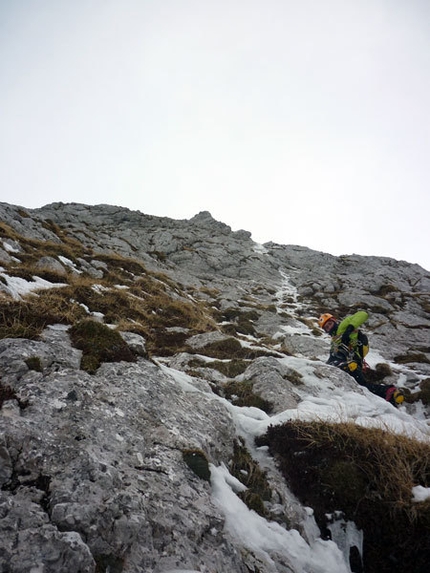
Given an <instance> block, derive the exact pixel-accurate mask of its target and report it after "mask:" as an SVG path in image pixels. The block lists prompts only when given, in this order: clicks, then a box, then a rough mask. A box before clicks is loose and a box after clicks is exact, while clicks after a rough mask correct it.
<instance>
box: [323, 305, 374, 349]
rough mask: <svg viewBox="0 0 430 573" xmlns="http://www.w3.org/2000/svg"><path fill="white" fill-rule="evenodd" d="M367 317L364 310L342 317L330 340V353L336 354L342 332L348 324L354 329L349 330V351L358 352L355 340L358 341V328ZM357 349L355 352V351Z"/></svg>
mask: <svg viewBox="0 0 430 573" xmlns="http://www.w3.org/2000/svg"><path fill="white" fill-rule="evenodd" d="M368 318H369V315H368V314H367V312H366V311H364V310H359V311H358V312H356V313H355V314H351V315H349V316H347V317H346V318H344V319H343V320H342V322H341V323H340V324H339V326H338V327H337V329H336V332H335V333H334V334H333V337H332V341H331V348H330V355H331V356H335V355H337V354H338V352H339V350H340V349H341V348H340V347H341V345H342V334H343V333H344V332H345V330H346V329H347V328H348V326H353V327H354V330H353V331H352V332H351V334H350V336H349V351H350V353H351V354H356V353H358V350H357V346H358V344H357V342H358V340H357V339H358V328H359V327H360V326H361V325H362V324H363V323H364V322H366V320H367V319H368ZM356 351H357V352H356Z"/></svg>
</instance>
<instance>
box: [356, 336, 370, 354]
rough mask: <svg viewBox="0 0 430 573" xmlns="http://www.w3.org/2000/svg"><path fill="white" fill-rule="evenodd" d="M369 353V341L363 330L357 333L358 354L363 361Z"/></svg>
mask: <svg viewBox="0 0 430 573" xmlns="http://www.w3.org/2000/svg"><path fill="white" fill-rule="evenodd" d="M368 352H369V339H368V338H367V336H366V335H365V334H364V332H362V331H361V330H359V331H358V333H357V354H358V355H359V356H361V358H362V359H363V358H364V357H365V356H366V355H367V353H368Z"/></svg>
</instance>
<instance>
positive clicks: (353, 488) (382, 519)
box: [257, 421, 430, 573]
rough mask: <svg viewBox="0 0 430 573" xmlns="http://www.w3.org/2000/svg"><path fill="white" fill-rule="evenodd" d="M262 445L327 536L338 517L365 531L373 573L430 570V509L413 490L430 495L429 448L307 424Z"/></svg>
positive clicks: (279, 430)
mask: <svg viewBox="0 0 430 573" xmlns="http://www.w3.org/2000/svg"><path fill="white" fill-rule="evenodd" d="M257 443H258V445H263V444H266V445H268V446H269V450H270V452H271V453H272V454H273V455H274V456H276V458H277V460H278V463H279V466H280V469H281V471H282V473H283V474H284V476H285V478H286V479H287V481H288V482H289V484H290V486H291V488H292V490H293V492H294V493H295V494H296V495H297V496H298V498H299V499H300V500H301V501H302V502H303V503H305V504H306V505H310V506H311V507H313V508H314V510H315V516H316V519H317V521H318V523H319V525H320V527H321V528H322V529H323V530H324V529H325V527H326V523H327V517H326V516H327V514H330V513H333V512H334V511H342V512H344V514H345V516H346V518H347V519H350V520H352V521H354V522H355V523H356V524H357V526H358V527H359V528H361V529H363V531H364V544H365V546H364V553H365V556H364V561H365V570H366V571H367V572H369V573H376V572H377V573H385V572H387V573H388V572H391V571H392V570H393V569H392V568H390V567H391V566H392V563H393V562H395V563H397V565H396V570H398V571H406V570H408V571H412V570H414V571H421V570H422V571H424V570H425V569H420V568H419V567H421V564H422V566H423V567H424V563H428V559H429V558H430V503H414V502H413V501H412V491H411V490H412V487H413V486H416V485H422V486H424V487H430V445H429V444H427V443H422V442H419V441H416V440H413V439H411V438H408V437H405V436H400V435H396V434H392V433H390V432H388V431H384V430H381V429H377V428H363V427H360V426H357V425H355V424H353V423H341V424H329V423H326V422H301V421H294V422H288V423H286V424H283V425H281V426H276V427H273V426H271V427H270V428H269V429H268V431H267V433H266V434H265V435H264V436H262V437H261V438H259V439H258V440H257ZM414 564H415V565H414ZM417 564H418V565H417ZM414 566H416V568H414ZM425 566H427V565H425Z"/></svg>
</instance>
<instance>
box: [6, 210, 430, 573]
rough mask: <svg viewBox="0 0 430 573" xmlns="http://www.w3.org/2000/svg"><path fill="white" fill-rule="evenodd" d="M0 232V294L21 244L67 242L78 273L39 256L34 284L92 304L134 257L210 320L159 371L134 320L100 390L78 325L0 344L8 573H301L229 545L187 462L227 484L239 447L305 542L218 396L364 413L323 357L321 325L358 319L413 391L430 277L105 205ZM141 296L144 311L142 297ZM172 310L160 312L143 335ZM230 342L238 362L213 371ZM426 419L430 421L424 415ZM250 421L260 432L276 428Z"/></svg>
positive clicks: (424, 346) (297, 515)
mask: <svg viewBox="0 0 430 573" xmlns="http://www.w3.org/2000/svg"><path fill="white" fill-rule="evenodd" d="M0 220H1V221H2V222H4V223H6V224H7V225H8V226H9V227H10V228H11V229H12V231H11V232H10V233H9V236H4V237H2V238H1V240H2V241H3V242H1V241H0V261H1V263H2V269H3V270H0V281H1V278H2V276H4V280H7V278H10V276H9V274H8V272H9V271H8V268H9V267H8V265H12V263H13V264H14V265H15V264H19V256H20V252H22V250H23V243H24V240H23V239H22V238H20V237H24V238H28V239H37V240H39V241H42V242H43V241H49V242H50V244H52V243H54V244H62V241H64V240H65V239H64V237H67V240H69V243H68V244H69V246H70V245H72V246H73V241H78V242H79V243H80V244H82V245H83V246H84V247H85V249H87V251H85V252H84V253H83V251H84V249H82V250H81V251H80V252H79V254H78V255H77V256H76V257H75V258H74V260H73V261H72V266H73V268H72V267H68V266H67V263H66V262H64V258H63V259H60V258H57V257H56V256H54V255H52V254H50V255H49V260H48V259H47V258H46V256H45V254H44V253H40V258H39V265H40V266H41V267H43V268H44V269H46V268H50V269H52V270H54V271H56V272H60V273H61V272H64V273H66V274H67V276H69V275H70V274H72V275H73V277H74V279H77V278H79V277H80V276H81V275H82V277H83V278H84V281H83V284H84V286H83V289H87V290H89V292H90V294H92V292H94V290H93V291H91V288H90V287H89V286H88V285H87V284H85V280H87V279H89V278H92V279H95V281H97V282H98V281H100V282H102V281H103V280H104V278H105V277H106V276H108V275H109V272H110V270H111V268H110V265H111V263H110V262H106V261H109V259H108V258H107V257H106V258H103V256H102V255H114V256H118V257H130V258H132V259H134V260H136V261H139V262H140V263H142V264H143V265H145V268H146V269H148V271H151V272H154V273H156V274H157V276H160V277H161V276H162V277H168V279H169V280H171V281H172V282H174V286H170V287H169V288H170V291H169V292H171V296H172V299H173V300H175V301H178V300H181V301H184V300H185V301H186V302H187V303H189V304H194V305H196V306H197V305H199V304H201V303H202V301H203V302H204V304H205V305H206V306H207V308H210V309H211V311H212V312H213V316H215V317H216V320H215V319H213V320H214V324H213V325H212V327H210V328H207V329H206V330H204V331H197V332H195V331H191V330H190V328H189V326H188V325H185V324H184V325H182V324H179V325H178V324H175V325H174V326H169V325H167V326H166V328H164V329H163V331H162V334H163V336H166V337H169V336H174V335H178V336H179V335H180V336H181V337H182V338H181V340H182V339H183V342H181V344H179V345H178V347H177V350H176V351H174V352H171V353H164V354H163V355H157V354H154V351H153V352H152V355H151V356H150V357H149V354H148V353H149V351H148V348H149V347H150V346H149V342H148V341H147V340H145V336H146V334H145V336H143V335H142V329H138V328H137V326H141V327H142V326H143V327H144V328H146V329H147V332H148V333H149V334H150V333H151V332H152V329H153V328H154V324H153V322H151V321H149V319H148V324H143V325H142V324H138V322H137V321H134V322H133V320H132V319H133V317H127V318H129V319H130V320H129V321H128V322H127V325H126V326H127V328H126V329H125V330H126V331H125V332H122V333H121V335H122V337H123V339H124V340H125V341H126V342H127V344H128V346H129V348H131V349H132V351H133V353H134V355H135V356H136V357H137V361H136V362H134V363H129V362H114V363H103V364H102V365H101V366H100V368H98V369H97V371H96V373H95V374H93V375H90V374H88V373H87V372H85V371H83V370H81V369H80V365H81V361H82V357H83V351H82V350H78V349H77V348H75V347H74V346H73V345H72V344H71V340H70V337H69V332H68V326H67V325H59V324H49V325H48V326H47V327H46V328H45V329H44V330H43V333H42V335H41V336H40V337H38V339H37V340H29V339H26V338H22V337H21V338H9V337H4V338H3V339H0V388H2V389H4V391H5V392H6V391H7V394H5V395H6V397H7V399H5V400H4V401H3V402H2V403H1V404H0V405H1V409H0V486H1V488H0V571H5V573H6V571H7V572H8V573H29V572H30V573H39V572H40V573H41V572H42V571H43V573H58V572H64V573H66V572H67V573H70V572H71V571H73V572H75V571H76V572H91V573H94V572H95V571H100V572H101V571H104V572H107V571H110V572H111V573H112V572H117V573H165V572H166V571H174V570H175V569H179V570H190V571H194V570H195V571H197V570H198V571H202V573H203V572H205V573H209V572H211V573H212V572H215V571H217V572H221V571H222V572H224V571H229V572H235V573H236V572H237V573H249V571H257V570H258V571H260V573H284V572H290V573H296V571H297V569H296V568H295V566H294V560H293V559H292V558H291V560H290V559H289V558H288V557H286V556H285V554H283V555H280V554H279V552H278V553H277V552H276V551H275V550H274V551H273V552H272V553H270V559H268V558H266V557H264V555H261V554H258V552H256V551H252V550H251V549H250V548H249V547H248V546H247V545H246V544H245V543H242V542H239V541H238V540H237V539H236V538H235V537H234V536H232V535H231V533H229V532H228V531H226V529H225V520H226V517H225V515H224V514H223V512H222V511H221V509H220V508H219V507H218V506H217V504H216V503H214V499H213V495H212V486H211V484H210V483H209V482H208V481H205V480H204V479H201V478H199V477H198V475H197V474H196V473H194V471H193V470H192V469H191V468H190V467H189V466H188V465H187V463H185V461H184V455H183V454H184V451H186V450H198V451H201V452H203V453H204V455H205V456H206V457H207V460H208V462H209V463H212V464H214V465H215V466H220V465H222V464H225V466H226V467H230V466H231V464H232V459H233V456H234V444H235V442H237V440H240V439H246V440H247V442H246V446H247V447H248V449H249V451H250V452H251V453H252V456H253V457H254V459H255V460H256V461H257V462H258V463H259V464H260V466H261V467H262V468H264V470H265V471H267V479H268V483H269V484H270V487H271V489H272V498H271V499H270V500H268V501H265V502H264V503H265V507H266V509H267V511H268V512H269V515H270V516H271V517H270V519H274V520H276V521H277V522H278V523H281V524H284V527H286V525H285V524H288V527H289V528H295V529H297V530H298V531H300V534H301V535H302V536H303V538H304V539H306V540H307V541H309V542H311V540H312V539H311V537H312V536H311V535H310V533H309V524H308V525H307V526H306V525H305V522H306V511H305V509H304V508H303V507H302V506H301V505H300V504H299V503H298V501H297V500H296V499H295V498H294V496H293V495H292V493H291V492H290V491H289V489H288V487H287V485H286V484H285V482H284V480H283V478H282V476H281V475H280V473H279V472H278V470H277V468H276V467H275V464H274V463H273V461H271V460H270V458H269V457H268V456H267V453H266V452H265V451H264V450H260V449H258V448H256V447H255V445H254V443H253V441H252V440H251V439H250V437H249V435H245V433H244V431H243V428H242V427H240V424H239V425H238V423H237V419H236V417H235V413H237V408H238V406H234V405H232V404H231V403H230V402H228V401H227V400H226V399H224V397H223V395H224V394H223V389H224V386H225V384H226V383H227V382H229V381H234V382H236V383H239V384H240V383H252V386H253V391H254V392H255V393H256V394H257V395H258V396H260V397H261V398H263V399H264V400H267V401H268V402H270V403H271V404H273V413H274V415H275V417H276V415H277V414H279V413H281V412H284V411H291V412H294V411H297V410H298V409H299V408H300V405H301V404H302V402H303V401H304V400H306V399H308V398H309V397H311V398H315V399H316V400H317V399H318V397H319V396H326V395H330V396H336V394H337V392H338V391H339V390H340V389H345V388H346V389H348V390H350V391H351V392H356V393H357V394H358V395H359V396H360V397H362V398H363V399H364V396H365V393H366V391H365V390H362V389H361V388H359V387H357V385H356V384H355V382H354V381H353V380H352V378H351V377H349V376H348V375H346V374H345V373H342V372H340V371H339V370H336V369H334V368H333V367H330V366H328V365H326V364H325V363H324V362H325V359H326V357H327V353H328V347H329V341H328V339H327V337H326V336H324V335H323V336H322V335H321V332H320V331H318V330H317V329H316V318H317V317H318V315H319V314H320V313H321V312H323V311H327V312H332V313H333V314H335V315H336V316H339V317H340V318H341V317H343V316H344V315H345V314H346V313H350V312H353V311H355V310H358V309H359V308H364V309H365V310H367V311H368V312H369V315H370V318H369V321H368V324H366V331H367V333H368V334H369V336H370V341H371V346H372V348H373V349H375V350H377V352H378V353H379V354H380V355H381V360H386V361H392V364H393V365H394V372H393V374H392V377H391V379H390V381H393V382H394V383H397V380H398V379H399V378H401V379H402V380H404V384H405V385H406V386H407V387H408V388H409V389H410V390H411V391H413V392H416V391H417V390H418V388H419V385H420V383H422V381H423V380H425V379H426V377H429V376H430V348H429V342H428V340H429V339H428V332H429V328H430V316H429V309H430V295H429V291H430V274H429V273H428V272H427V271H425V270H424V269H422V268H420V267H419V266H417V265H411V264H408V263H406V262H399V261H394V260H391V259H386V258H377V257H360V256H358V255H351V256H344V257H333V256H331V255H327V254H324V253H320V252H317V251H312V250H310V249H307V248H305V247H299V246H294V245H289V246H282V245H276V244H274V243H268V244H266V245H264V246H261V245H257V244H256V243H254V242H253V241H252V239H251V236H250V233H248V232H246V231H237V232H233V231H232V230H231V229H230V227H228V226H227V225H225V224H224V223H221V222H218V221H215V220H214V219H213V218H212V216H211V215H210V213H208V212H206V211H204V212H202V213H199V214H197V215H196V216H195V217H193V218H192V219H191V220H189V221H187V220H183V221H174V220H172V219H168V218H162V217H152V216H147V215H144V214H142V213H139V212H134V211H130V210H128V209H123V208H120V207H115V206H109V205H98V206H88V205H79V204H73V203H72V204H62V203H54V204H52V205H47V206H45V207H43V208H42V209H34V210H30V209H23V208H22V207H16V206H13V205H8V204H6V203H0ZM58 229H61V232H60V231H59V230H58ZM21 243H22V244H21ZM6 245H8V246H6ZM70 248H72V247H70ZM15 258H16V259H17V260H16V261H15V260H14V259H15ZM17 261H18V263H17ZM66 267H67V268H66ZM73 269H74V270H73ZM117 271H118V269H116V272H117ZM121 272H126V271H124V269H120V270H119V271H118V272H117V274H115V275H114V277H115V281H119V280H120V278H117V277H121V276H122V275H121ZM127 272H128V275H127V276H131V275H132V273H131V272H130V271H127ZM139 278H141V276H139V277H138V276H134V278H133V280H136V281H137V279H139ZM110 280H112V279H110ZM163 280H164V279H163ZM1 284H2V282H0V286H1ZM89 284H90V283H89ZM162 284H163V288H164V286H165V285H166V284H167V283H166V282H163V283H162ZM99 286H100V285H99ZM109 286H110V285H109ZM119 286H121V285H119ZM129 287H130V285H128V286H127V288H129ZM179 287H180V289H181V291H179ZM103 288H106V289H107V288H108V286H106V285H104V287H103ZM0 290H1V289H0ZM3 290H4V291H5V292H7V291H6V289H3ZM97 292H98V293H99V292H104V291H103V290H101V291H100V289H99V290H98V291H97ZM106 292H107V291H106ZM118 292H119V291H118ZM163 292H164V291H163ZM0 294H1V295H2V297H3V294H2V293H0ZM132 296H133V297H135V298H134V299H133V302H134V303H135V304H136V305H137V307H138V308H139V310H140V306H141V305H142V304H143V302H144V299H143V295H142V296H141V297H140V298H139V297H138V296H137V295H136V294H132ZM4 297H5V298H4V299H3V298H2V299H1V300H0V302H1V301H6V303H7V304H9V302H10V301H9V298H7V295H6V294H5V295H4ZM162 300H165V299H162ZM6 303H5V304H6ZM2 308H5V307H2ZM98 310H99V309H98V308H94V309H91V311H98ZM163 310H164V309H163V308H156V307H155V308H153V309H152V315H151V316H150V318H152V319H153V318H154V316H155V315H156V314H157V312H159V313H160V316H161V314H162V311H163ZM104 312H106V311H105V310H104ZM93 316H94V312H93ZM97 316H98V319H99V320H103V313H98V314H97ZM157 316H158V315H157ZM133 326H136V332H131V331H132V330H133V328H132V327H133ZM138 332H139V334H138ZM232 338H234V340H235V342H236V345H235V346H232V351H231V352H232V355H231V356H228V355H227V356H226V355H225V354H222V355H220V356H219V357H216V356H213V355H210V356H209V355H207V356H206V355H205V349H206V348H207V347H208V346H211V345H212V346H216V345H217V344H220V345H221V346H222V344H223V343H225V344H228V343H229V342H231V339H232ZM95 344H96V341H94V345H95ZM224 352H225V350H224ZM418 355H419V356H418ZM405 356H406V359H405ZM399 357H400V358H399ZM35 359H37V360H35ZM395 359H397V362H396V360H395ZM402 360H403V362H402ZM405 360H406V362H405ZM214 362H216V363H217V364H216V366H217V367H216V368H215V366H213V363H214ZM396 365H398V369H396ZM223 366H224V367H225V369H223ZM228 367H230V368H231V372H230V373H229V371H228ZM233 367H234V368H237V370H235V369H234V368H233ZM301 372H305V375H303V374H301ZM213 390H216V392H215V391H213ZM387 407H390V406H388V405H387ZM408 407H410V411H413V408H415V407H416V408H417V409H418V406H414V405H412V404H411V405H410V406H409V405H408ZM255 410H257V409H255ZM419 411H420V413H421V415H422V416H423V419H424V421H425V420H426V419H428V412H427V410H426V407H425V406H424V405H422V404H421V405H420V410H419ZM254 415H255V416H256V417H257V418H258V419H261V421H262V425H264V424H263V422H264V421H265V419H266V418H267V416H266V414H264V413H263V412H256V411H254ZM423 423H424V422H423ZM244 435H245V437H244ZM311 529H312V528H311ZM311 571H312V573H314V570H313V569H312V570H311V569H309V572H310V573H311ZM315 571H317V569H315ZM318 573H320V570H318Z"/></svg>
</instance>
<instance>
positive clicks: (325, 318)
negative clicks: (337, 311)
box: [318, 312, 336, 328]
mask: <svg viewBox="0 0 430 573" xmlns="http://www.w3.org/2000/svg"><path fill="white" fill-rule="evenodd" d="M331 318H332V319H333V320H336V319H335V317H334V316H333V315H332V314H329V313H328V312H325V313H324V314H322V315H321V316H320V317H319V319H318V326H319V327H320V328H324V325H325V323H326V322H327V321H328V320H330V319H331Z"/></svg>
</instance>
